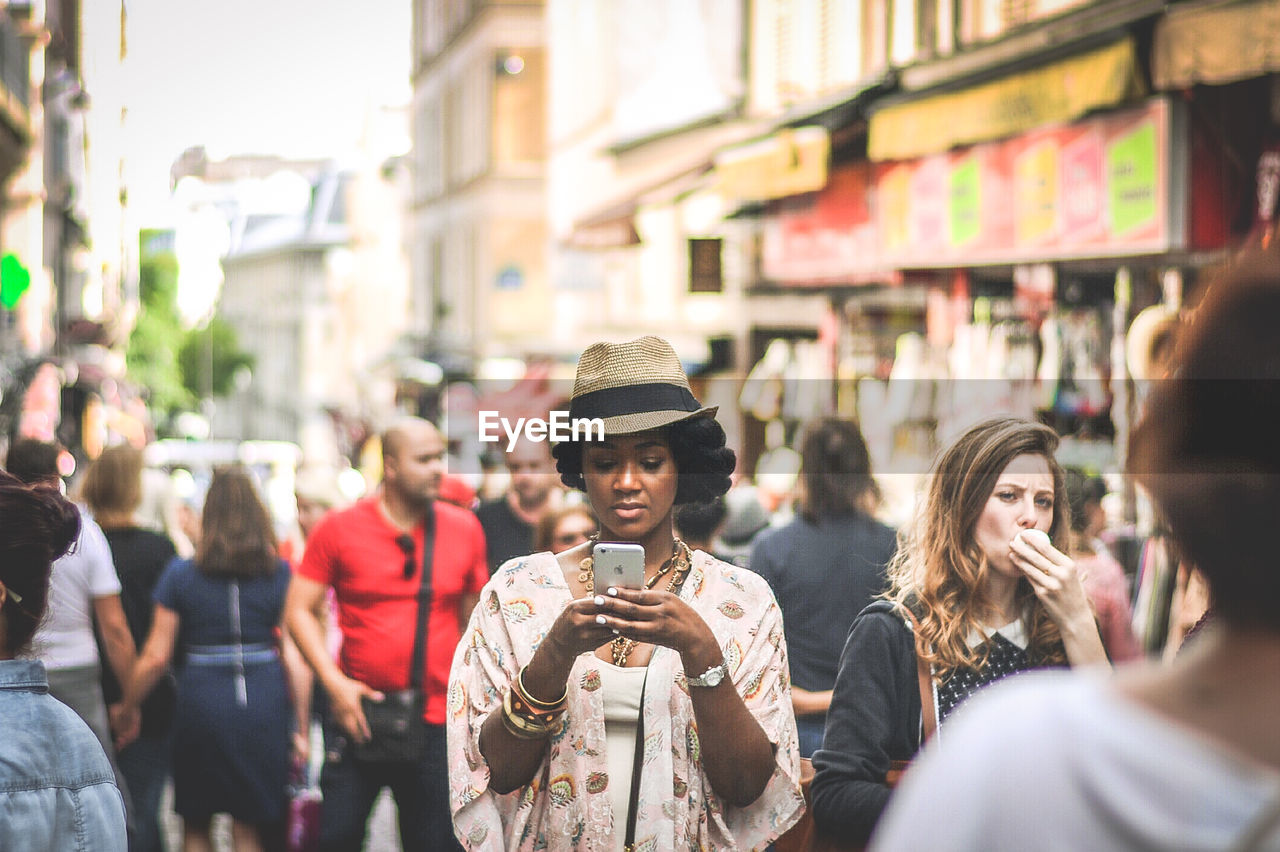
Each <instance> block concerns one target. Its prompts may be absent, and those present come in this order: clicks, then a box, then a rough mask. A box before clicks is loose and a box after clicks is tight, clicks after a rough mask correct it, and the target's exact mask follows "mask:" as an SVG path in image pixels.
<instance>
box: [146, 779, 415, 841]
mask: <svg viewBox="0 0 1280 852" xmlns="http://www.w3.org/2000/svg"><path fill="white" fill-rule="evenodd" d="M161 812H162V813H164V814H165V815H166V817H165V835H166V837H167V838H168V842H169V852H179V850H180V849H182V818H181V817H179V816H178V815H177V814H175V813H174V812H173V785H172V784H170V785H169V786H168V787H167V788H166V789H165V796H164V799H163V801H162V802H161ZM213 848H214V850H215V852H232V848H231V820H230V819H229V818H227V817H215V818H214V820H213ZM364 848H365V852H400V830H399V828H398V827H397V825H396V805H395V802H394V801H392V799H391V791H390V790H383V791H382V795H381V796H379V797H378V801H377V802H376V803H375V804H374V806H373V816H372V817H370V819H369V834H368V837H366V838H365V843H364Z"/></svg>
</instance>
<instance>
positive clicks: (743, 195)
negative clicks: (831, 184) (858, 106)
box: [715, 127, 831, 203]
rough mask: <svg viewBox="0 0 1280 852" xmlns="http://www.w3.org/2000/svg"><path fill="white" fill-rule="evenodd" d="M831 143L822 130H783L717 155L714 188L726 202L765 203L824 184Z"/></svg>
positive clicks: (805, 128)
mask: <svg viewBox="0 0 1280 852" xmlns="http://www.w3.org/2000/svg"><path fill="white" fill-rule="evenodd" d="M830 154H831V139H830V136H829V135H828V134H827V130H826V128H825V127H800V128H796V129H791V128H785V129H783V130H779V131H777V132H775V133H772V134H770V135H769V136H766V137H765V138H763V139H759V140H756V141H754V142H749V143H747V144H745V145H738V146H736V147H733V148H728V149H726V150H723V151H721V152H720V153H718V154H716V157H715V174H716V188H717V190H718V191H719V193H720V195H721V196H722V197H723V198H724V199H725V200H727V201H730V202H736V203H743V202H750V201H768V200H770V199H774V198H785V197H787V196H789V195H800V194H801V193H805V192H816V191H818V190H820V189H822V188H823V187H824V186H826V184H827V161H828V159H829V158H830Z"/></svg>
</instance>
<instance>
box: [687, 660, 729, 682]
mask: <svg viewBox="0 0 1280 852" xmlns="http://www.w3.org/2000/svg"><path fill="white" fill-rule="evenodd" d="M724 675H725V666H724V664H723V663H721V664H720V665H718V666H716V667H714V668H711V669H707V670H706V671H705V672H703V673H702V674H700V675H698V676H697V677H695V678H693V679H692V680H690V681H689V683H690V685H692V686H719V685H720V681H722V680H724Z"/></svg>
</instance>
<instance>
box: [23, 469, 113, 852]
mask: <svg viewBox="0 0 1280 852" xmlns="http://www.w3.org/2000/svg"><path fill="white" fill-rule="evenodd" d="M80 523H81V515H80V512H79V511H78V510H77V509H76V507H75V506H73V505H72V504H71V503H69V502H67V501H66V500H65V499H63V498H62V497H61V496H60V495H59V493H58V491H57V490H56V489H54V488H49V487H47V486H36V487H31V486H28V485H26V484H24V483H22V482H21V481H19V480H18V479H17V478H15V477H13V476H10V475H9V474H7V473H3V472H0V720H2V722H0V724H2V725H3V730H4V736H0V849H14V850H18V849H38V850H57V852H63V850H66V852H91V850H92V852H124V850H125V849H126V848H127V838H126V832H125V811H124V799H123V798H122V797H121V795H120V791H119V790H118V789H117V788H116V784H115V772H114V771H113V770H112V767H111V764H110V762H109V761H108V760H107V757H106V754H105V753H104V751H103V748H102V745H101V744H100V743H99V742H98V740H97V739H96V737H95V734H94V733H93V731H92V730H90V729H89V727H88V726H87V725H86V724H85V722H84V720H82V719H81V718H80V717H79V716H77V715H76V713H75V712H73V711H72V710H71V709H70V708H68V707H67V706H66V705H64V704H63V703H62V702H60V701H58V700H56V699H55V698H53V696H51V695H50V694H49V682H48V679H47V678H46V676H45V668H44V664H43V663H41V662H40V661H39V660H33V659H17V657H18V656H19V655H20V654H22V652H23V651H25V650H26V649H27V647H28V644H29V643H30V641H31V637H32V636H33V635H34V634H35V630H36V625H37V624H39V623H40V621H41V619H43V618H44V615H45V607H46V606H47V604H48V600H49V597H48V596H49V574H50V570H51V568H52V563H53V560H54V559H56V558H57V557H59V556H61V555H62V554H63V553H65V552H66V551H67V548H68V547H70V546H71V545H72V543H73V542H74V541H75V540H76V538H77V535H78V534H79V531H80Z"/></svg>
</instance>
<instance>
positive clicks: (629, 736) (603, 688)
mask: <svg viewBox="0 0 1280 852" xmlns="http://www.w3.org/2000/svg"><path fill="white" fill-rule="evenodd" d="M646 671H647V669H646V668H645V667H644V666H630V667H628V668H620V667H618V666H615V665H614V664H613V663H606V662H603V661H601V662H600V695H601V697H602V698H603V699H604V736H605V751H606V754H607V756H608V758H609V804H610V805H612V807H613V848H614V849H615V850H616V852H622V847H623V844H624V842H625V841H626V839H627V808H628V806H629V805H630V804H631V773H632V771H633V769H634V768H635V767H634V765H633V764H634V763H635V759H636V727H637V725H638V724H639V721H640V698H641V695H642V693H643V691H644V675H645V672H646Z"/></svg>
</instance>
